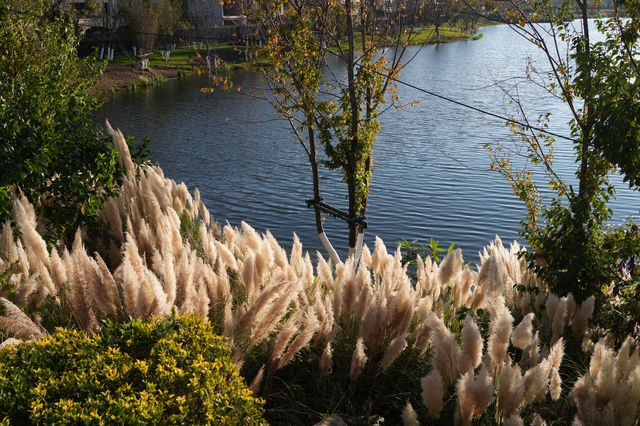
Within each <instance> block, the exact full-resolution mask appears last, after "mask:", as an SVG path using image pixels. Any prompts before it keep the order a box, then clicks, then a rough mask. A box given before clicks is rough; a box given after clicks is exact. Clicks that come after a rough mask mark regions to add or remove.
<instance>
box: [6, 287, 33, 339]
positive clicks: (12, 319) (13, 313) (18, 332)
mask: <svg viewBox="0 0 640 426" xmlns="http://www.w3.org/2000/svg"><path fill="white" fill-rule="evenodd" d="M0 304H2V305H3V307H4V313H3V315H2V316H0V330H3V331H4V332H5V333H7V334H12V335H13V336H14V337H16V338H18V339H24V340H31V339H37V338H40V337H42V336H43V335H44V333H43V331H42V330H41V329H40V327H39V326H38V325H37V324H36V323H34V322H33V321H31V319H30V318H29V317H28V316H27V315H26V314H25V313H24V312H22V309H20V308H19V307H17V306H16V305H14V304H13V303H11V302H10V301H8V300H7V299H5V298H4V297H0Z"/></svg>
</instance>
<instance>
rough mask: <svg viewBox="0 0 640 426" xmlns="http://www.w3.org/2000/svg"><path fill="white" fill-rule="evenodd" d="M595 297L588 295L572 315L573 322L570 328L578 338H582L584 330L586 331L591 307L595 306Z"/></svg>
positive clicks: (591, 310) (591, 311)
mask: <svg viewBox="0 0 640 426" xmlns="http://www.w3.org/2000/svg"><path fill="white" fill-rule="evenodd" d="M595 300H596V299H595V297H594V296H590V297H589V298H588V299H586V300H585V301H584V302H582V304H580V309H578V310H577V312H576V314H575V315H574V317H573V322H572V324H571V329H572V331H573V334H574V336H576V338H577V339H578V340H581V339H582V336H584V334H585V332H586V331H587V322H588V320H589V318H590V317H591V314H592V313H593V308H594V306H595Z"/></svg>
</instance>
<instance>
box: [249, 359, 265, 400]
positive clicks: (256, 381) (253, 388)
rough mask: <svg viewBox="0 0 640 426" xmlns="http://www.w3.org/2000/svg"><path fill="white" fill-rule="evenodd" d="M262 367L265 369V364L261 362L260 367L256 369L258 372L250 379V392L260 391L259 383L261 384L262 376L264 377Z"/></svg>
mask: <svg viewBox="0 0 640 426" xmlns="http://www.w3.org/2000/svg"><path fill="white" fill-rule="evenodd" d="M264 369H265V366H264V364H262V367H260V370H258V374H256V377H254V378H253V380H252V381H251V386H249V389H251V392H253V393H254V394H256V395H257V394H258V393H260V385H261V384H262V378H263V377H264Z"/></svg>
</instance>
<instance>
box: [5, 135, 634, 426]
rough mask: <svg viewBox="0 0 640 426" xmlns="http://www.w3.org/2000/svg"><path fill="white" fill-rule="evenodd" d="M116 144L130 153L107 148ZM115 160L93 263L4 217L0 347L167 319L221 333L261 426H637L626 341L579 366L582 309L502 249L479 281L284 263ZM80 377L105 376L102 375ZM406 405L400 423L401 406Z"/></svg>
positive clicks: (463, 273) (401, 269)
mask: <svg viewBox="0 0 640 426" xmlns="http://www.w3.org/2000/svg"><path fill="white" fill-rule="evenodd" d="M114 140H115V143H116V146H118V147H119V152H120V153H121V154H127V153H128V150H127V148H126V142H125V141H124V137H123V136H122V134H120V133H115V134H114ZM120 159H121V160H122V162H123V164H124V165H125V168H126V170H127V175H126V176H125V177H124V179H125V183H124V184H123V186H124V187H125V188H126V190H123V191H122V192H121V193H120V194H119V195H118V197H117V198H113V199H111V200H109V203H108V204H107V207H106V209H105V210H104V211H102V212H101V215H104V217H107V218H109V220H108V221H107V222H106V223H107V224H108V225H109V232H110V235H109V237H110V240H106V241H103V242H102V244H99V246H100V247H102V250H101V251H100V254H98V253H91V254H89V253H88V252H87V250H86V249H85V247H84V241H85V240H84V238H85V237H83V236H82V235H81V234H78V237H77V239H76V240H75V241H74V244H73V245H72V246H71V247H70V248H69V249H56V248H54V249H52V250H46V249H45V245H44V242H43V241H42V239H41V238H40V236H39V234H38V231H37V230H36V229H35V228H36V223H35V218H31V217H27V218H24V217H23V218H20V217H19V216H18V215H17V213H15V214H14V216H13V219H14V220H15V221H16V222H18V223H20V224H21V231H22V232H21V234H20V235H17V236H16V235H14V234H13V231H12V228H11V227H10V226H4V227H3V228H2V230H1V231H0V241H3V242H6V243H3V244H2V245H0V255H1V257H2V260H3V262H2V263H0V272H2V273H3V274H2V276H0V283H2V287H3V288H2V289H0V305H2V306H3V308H2V311H3V312H2V315H1V316H0V330H2V333H3V335H0V338H3V339H4V338H6V337H9V336H10V337H9V338H7V339H6V340H5V341H3V342H2V343H1V344H2V345H3V346H4V345H9V344H12V342H13V343H15V340H11V339H28V340H32V339H36V338H41V337H42V334H43V330H42V327H45V328H49V327H51V325H53V324H55V323H58V324H65V322H68V325H67V326H69V327H78V328H79V329H81V330H84V331H85V332H87V333H89V332H92V331H95V330H99V324H100V322H99V319H100V318H104V317H107V318H110V319H112V320H120V319H121V318H123V317H129V316H130V317H136V318H149V317H151V316H152V315H162V314H164V313H167V312H171V311H173V310H176V311H178V312H182V313H190V314H194V315H197V316H198V317H200V318H203V319H207V320H208V321H210V327H211V328H210V330H212V331H218V332H220V333H221V334H223V335H224V336H226V337H228V339H229V340H228V343H229V346H230V348H231V350H232V351H233V358H234V359H235V360H238V363H239V364H242V365H243V367H242V375H243V376H244V377H245V378H247V382H251V389H252V390H253V391H254V392H256V393H259V394H260V395H261V396H262V397H264V398H265V401H266V402H265V406H266V409H267V414H266V417H267V418H268V419H270V420H273V421H274V422H283V423H286V424H291V423H302V424H307V423H311V422H313V421H318V420H320V418H321V417H324V416H328V415H331V414H339V415H341V416H343V417H344V418H345V419H347V420H348V421H349V422H350V424H366V423H367V422H371V423H373V422H376V421H378V422H379V421H380V419H381V417H384V418H385V423H390V424H397V423H399V418H400V412H401V411H404V412H405V414H406V412H409V414H410V415H411V416H413V415H416V416H417V417H419V420H420V422H421V423H422V424H450V423H452V422H453V421H454V420H456V417H459V413H462V412H463V411H464V413H466V414H465V419H464V420H466V421H463V422H462V423H463V424H469V422H470V421H471V420H472V417H473V416H475V418H476V419H477V420H478V421H479V422H482V423H484V424H500V423H502V421H503V420H505V419H506V418H507V417H508V415H509V414H510V413H513V414H512V415H513V416H515V418H511V420H510V421H511V422H517V421H518V420H519V419H518V416H519V415H520V416H521V417H522V419H523V420H524V422H526V423H527V424H529V423H533V417H534V414H535V413H538V414H540V415H542V416H543V417H544V419H545V420H546V421H554V422H560V423H563V424H564V423H569V422H570V421H571V419H572V418H573V417H574V415H575V413H576V410H577V411H578V412H579V416H580V419H581V420H582V421H583V422H584V423H587V424H600V423H606V424H614V423H615V422H614V419H615V418H616V415H618V416H620V415H625V416H627V417H628V418H629V422H628V424H634V423H635V422H637V418H638V416H639V415H640V412H638V408H639V407H640V394H638V393H637V392H635V393H634V392H629V389H632V390H633V389H640V387H639V386H640V365H638V362H637V358H634V357H637V353H638V352H635V354H636V355H634V357H631V353H632V352H633V346H634V345H631V344H630V342H631V337H627V338H626V339H625V336H623V335H622V336H621V335H617V336H616V337H619V338H620V340H624V341H625V345H626V346H623V347H621V349H620V350H619V351H618V355H614V354H613V351H612V350H611V349H608V348H607V349H605V348H604V346H605V345H604V342H600V343H598V346H597V348H600V349H596V350H594V351H593V354H591V355H590V354H589V352H590V349H591V347H590V346H592V345H593V343H594V342H595V341H594V340H593V337H595V336H597V334H596V335H595V336H594V334H593V333H594V330H593V329H592V328H591V327H590V324H589V318H590V317H591V315H592V313H593V307H594V298H593V297H590V298H589V299H587V300H586V301H585V302H583V303H580V304H578V303H576V301H575V299H574V297H573V296H572V295H567V296H565V297H558V296H556V295H554V294H552V293H549V292H548V288H547V286H546V284H545V283H544V282H543V281H541V280H540V279H539V277H537V276H536V275H535V274H534V273H533V272H532V271H531V270H530V269H528V268H527V267H526V262H524V260H523V259H518V257H517V253H518V252H519V250H520V248H519V246H518V245H517V244H514V245H513V246H512V247H511V249H506V248H505V247H504V246H503V245H502V242H501V241H500V240H499V239H498V238H496V240H495V241H494V242H493V243H491V244H490V245H489V246H487V247H486V248H485V249H484V250H483V251H482V253H481V254H480V263H479V264H478V266H477V270H476V268H472V267H464V260H463V258H462V253H461V250H459V249H456V250H452V251H451V252H450V253H449V254H448V255H447V256H446V257H444V259H443V260H442V262H440V263H439V264H438V263H436V262H433V261H432V259H431V258H429V257H426V258H424V259H422V258H417V260H416V279H415V280H411V279H410V278H409V277H408V276H407V274H406V272H407V269H406V265H403V264H402V261H401V260H402V259H401V256H400V254H399V250H396V254H395V255H392V254H389V253H388V252H387V248H386V247H385V245H384V243H383V242H382V240H380V239H377V240H376V246H375V250H373V252H370V251H369V249H368V248H367V247H364V248H363V255H362V258H361V261H360V262H359V263H358V264H357V263H356V262H355V259H354V258H353V257H352V258H349V259H348V260H347V261H346V262H345V263H339V264H337V265H332V264H331V262H327V261H326V260H325V259H323V258H322V257H321V256H318V260H317V263H316V264H315V265H314V264H313V263H312V261H311V257H310V256H309V255H308V254H305V253H304V252H303V250H302V246H301V244H300V241H299V240H298V239H294V244H293V247H292V248H291V250H290V252H289V253H287V251H285V250H284V249H283V248H282V247H281V246H280V245H279V244H278V242H277V241H276V240H275V239H274V238H273V236H272V235H271V234H269V233H265V234H262V235H261V234H259V233H257V232H256V231H255V230H254V229H253V228H251V227H250V226H249V225H247V224H244V223H243V224H242V226H241V229H234V228H232V227H231V226H229V225H226V226H225V227H224V229H223V230H222V232H220V230H218V229H216V227H215V225H212V222H211V217H210V214H209V212H208V211H207V210H206V208H205V207H204V205H203V204H202V200H200V199H199V196H198V193H196V194H195V200H194V198H192V197H191V196H190V194H189V193H188V190H187V188H186V185H184V184H180V185H178V184H176V183H175V182H173V181H171V180H170V179H167V178H165V177H164V176H163V174H162V171H161V170H160V169H159V167H157V166H150V165H145V166H144V167H143V168H142V170H141V172H140V173H139V174H136V173H135V171H134V167H135V166H134V164H133V162H132V161H131V159H130V158H129V157H128V156H127V155H122V156H121V157H120ZM15 202H16V208H14V212H22V215H25V214H26V212H31V210H32V209H31V208H29V202H28V201H27V200H26V199H25V198H24V197H19V198H17V199H16V201H15ZM18 203H19V204H20V206H18ZM184 212H187V215H186V218H185V219H184V220H183V221H182V222H183V223H182V227H181V221H180V215H181V214H183V213H184ZM187 219H188V220H187ZM125 224H126V225H125ZM196 227H197V228H198V235H197V237H196V236H195V231H194V229H195V228H196ZM181 228H182V229H181ZM129 230H130V231H131V232H129ZM196 242H197V243H196ZM195 246H197V247H201V248H202V250H203V251H204V253H203V254H204V256H202V254H200V253H198V251H197V250H194V247H195ZM103 256H104V257H103ZM14 265H15V268H14ZM106 265H109V266H106ZM8 269H10V271H9V272H7V270H8ZM61 288H65V292H64V293H63V294H62V295H61V294H56V289H61ZM67 289H68V290H67ZM60 296H62V297H60ZM9 299H10V300H9ZM56 304H57V306H56ZM33 307H35V308H36V310H34V309H32V308H33ZM38 308H41V309H38ZM516 324H517V325H516ZM208 327H209V326H208ZM127 330H129V328H127ZM614 331H616V332H617V331H618V330H614ZM100 333H102V332H100ZM154 333H155V332H144V333H139V334H137V335H134V333H133V332H131V333H129V332H122V333H115V337H113V336H114V334H113V333H112V334H111V336H112V337H111V338H110V339H111V340H110V341H113V340H114V339H115V340H118V339H119V340H118V341H121V342H122V341H124V344H122V345H120V348H121V352H123V353H126V354H127V356H130V357H132V358H136V357H137V358H144V357H147V358H153V356H154V355H153V354H154V349H153V348H151V349H149V348H150V345H151V344H152V343H153V342H154V341H155V339H156V337H154V336H155V334H154ZM178 334H179V333H178ZM187 334H188V333H187ZM611 334H613V333H611ZM98 335H100V334H98ZM188 335H189V336H190V335H191V334H188ZM34 345H35V344H34ZM156 346H157V345H155V346H154V347H156ZM187 346H188V345H187V344H186V343H185V344H183V345H182V348H183V349H184V350H185V351H186V349H185V348H186V347H187ZM23 347H24V346H23ZM27 347H31V348H32V347H34V346H27ZM624 348H626V349H624ZM623 349H624V350H623ZM112 352H113V351H112ZM605 352H606V353H605ZM20 353H21V354H22V353H24V352H20ZM181 353H182V352H181ZM189 353H191V352H189ZM148 354H151V355H148ZM603 354H604V356H603ZM169 356H174V355H173V354H172V353H169ZM195 356H196V357H197V356H199V355H198V354H197V355H195ZM614 357H615V358H614ZM589 358H590V359H589ZM145 359H146V358H145ZM132 362H133V363H134V366H135V365H136V364H135V361H132ZM28 365H29V364H27V363H26V362H25V364H24V365H22V367H23V368H24V369H26V370H29V369H28V368H27V366H28ZM31 365H32V366H33V367H35V370H34V371H32V372H27V373H25V372H23V373H14V374H24V375H27V376H28V377H30V376H33V375H38V374H40V373H41V372H42V371H43V370H42V369H38V364H31ZM83 365H84V364H83ZM598 365H599V366H600V367H599V371H596V370H597V369H598V367H597V366H598ZM588 366H589V368H588ZM565 367H566V368H565ZM587 370H589V373H588V374H586V373H585V372H586V371H587ZM623 370H624V371H623ZM95 371H97V372H98V373H96V374H97V375H98V377H102V376H101V374H102V375H103V374H105V373H104V371H109V370H108V369H99V368H98V369H96V370H95ZM618 371H620V372H622V374H621V375H618ZM150 372H151V369H149V370H148V372H147V374H150ZM0 373H3V371H0ZM48 373H49V372H47V371H45V373H44V374H47V378H49V377H50V374H48ZM583 373H584V375H583ZM198 374H200V372H198V373H197V374H196V376H197V377H200V376H199V375H198ZM581 375H582V377H579V376H581ZM54 377H55V376H54ZM91 377H95V376H91ZM152 377H153V376H152ZM618 377H620V378H621V380H619V381H617V382H616V380H617V379H618ZM187 379H188V377H187ZM0 380H1V379H0ZM52 380H53V379H52ZM131 382H132V383H137V382H136V381H135V380H133V381H131ZM614 382H615V383H616V386H610V384H611V383H614ZM91 383H93V382H89V383H88V384H83V382H81V384H83V386H84V387H87V388H89V389H92V388H91ZM189 383H190V382H189ZM494 385H495V386H494ZM571 388H573V390H574V391H575V392H573V393H572V394H570V393H569V390H570V389H571ZM40 389H41V388H40ZM127 389H128V388H127ZM576 389H577V390H576ZM134 390H135V389H134ZM143 390H144V389H142V390H141V391H140V392H142V391H143ZM0 392H2V391H1V390H0ZM140 392H139V393H138V394H136V395H139V394H141V393H140ZM594 393H595V394H596V395H598V398H597V404H595V405H594V404H592V403H590V402H589V401H590V400H591V398H595V397H592V396H590V395H592V394H594ZM163 395H164V394H163ZM0 396H1V395H0ZM84 396H85V395H81V397H84ZM0 400H2V398H0ZM594 400H595V399H594ZM406 401H410V402H411V405H412V406H413V414H412V412H411V410H407V409H403V406H404V404H405V402H406ZM405 407H406V406H405ZM474 407H475V408H474ZM503 407H511V408H510V409H509V410H510V411H509V412H505V410H506V409H505V408H503ZM585 407H586V408H591V409H585ZM411 416H409V417H411ZM405 417H406V416H405ZM588 422H591V423H588ZM195 423H198V422H195ZM538 423H539V422H538Z"/></svg>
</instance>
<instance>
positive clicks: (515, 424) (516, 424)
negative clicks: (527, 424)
mask: <svg viewBox="0 0 640 426" xmlns="http://www.w3.org/2000/svg"><path fill="white" fill-rule="evenodd" d="M503 425H504V426H524V422H523V421H522V417H520V415H519V414H518V413H513V414H512V415H510V416H509V417H507V418H506V419H505V421H504V423H503Z"/></svg>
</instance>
